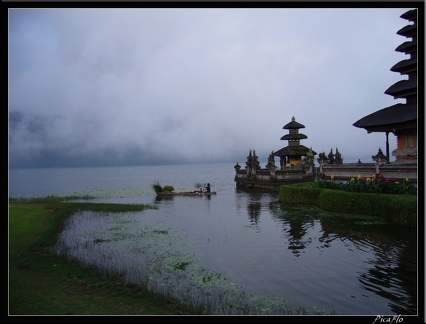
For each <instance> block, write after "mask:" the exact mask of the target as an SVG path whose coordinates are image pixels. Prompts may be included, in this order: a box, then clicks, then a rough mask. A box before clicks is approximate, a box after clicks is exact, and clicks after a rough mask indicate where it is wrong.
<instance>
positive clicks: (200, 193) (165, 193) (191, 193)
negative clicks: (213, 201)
mask: <svg viewBox="0 0 426 324" xmlns="http://www.w3.org/2000/svg"><path fill="white" fill-rule="evenodd" d="M215 194H216V191H211V192H207V191H201V190H194V191H181V192H174V191H162V192H159V193H157V196H160V197H170V196H210V195H215Z"/></svg>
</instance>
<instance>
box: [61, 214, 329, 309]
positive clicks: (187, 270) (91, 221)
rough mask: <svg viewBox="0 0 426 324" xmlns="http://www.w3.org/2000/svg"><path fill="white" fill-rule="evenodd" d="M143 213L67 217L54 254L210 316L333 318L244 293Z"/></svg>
mask: <svg viewBox="0 0 426 324" xmlns="http://www.w3.org/2000/svg"><path fill="white" fill-rule="evenodd" d="M141 215H142V214H140V213H116V214H113V215H106V214H105V213H100V212H89V211H84V212H79V213H77V214H75V215H73V216H71V217H70V218H69V219H68V221H67V224H66V226H65V228H64V231H63V232H62V233H61V235H60V237H59V239H58V242H57V244H56V245H55V246H54V248H53V250H54V252H55V253H57V254H60V255H66V256H68V258H69V259H70V260H78V261H79V262H81V263H82V264H84V265H88V266H94V267H97V268H99V269H102V270H103V271H104V272H106V273H109V274H119V275H121V276H122V277H123V278H124V280H126V281H127V282H129V283H131V284H137V285H144V286H146V287H147V288H148V289H149V290H151V291H153V292H158V293H161V294H163V295H166V296H169V297H172V298H175V299H177V300H179V301H181V302H182V303H184V304H188V305H192V306H193V307H196V308H201V309H203V310H204V312H205V313H206V314H217V315H271V314H275V315H278V314H279V315H295V314H309V315H321V314H335V312H333V311H329V310H324V309H319V308H315V307H312V308H306V307H291V306H290V305H289V304H288V303H287V301H286V300H283V299H281V298H275V297H270V296H264V295H257V294H250V293H247V292H245V291H244V289H243V288H242V287H239V286H238V285H236V284H235V283H233V282H232V281H230V280H228V279H227V278H224V277H223V276H222V275H221V274H217V273H214V272H212V271H209V270H206V269H204V268H203V267H202V266H201V262H200V259H199V258H198V257H197V256H196V255H194V254H192V253H189V252H188V251H190V250H191V248H193V247H194V246H199V245H200V244H201V243H199V242H191V241H190V240H189V239H188V234H187V233H185V232H184V231H181V230H177V229H174V228H170V227H165V226H163V225H155V226H148V225H144V224H142V222H141V221H140V220H141V219H140V218H141Z"/></svg>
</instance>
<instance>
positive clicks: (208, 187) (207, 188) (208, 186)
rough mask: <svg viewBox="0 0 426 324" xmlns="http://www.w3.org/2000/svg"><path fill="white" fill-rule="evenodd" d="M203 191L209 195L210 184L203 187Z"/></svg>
mask: <svg viewBox="0 0 426 324" xmlns="http://www.w3.org/2000/svg"><path fill="white" fill-rule="evenodd" d="M205 190H206V192H207V193H210V183H208V184H207V186H206V187H205Z"/></svg>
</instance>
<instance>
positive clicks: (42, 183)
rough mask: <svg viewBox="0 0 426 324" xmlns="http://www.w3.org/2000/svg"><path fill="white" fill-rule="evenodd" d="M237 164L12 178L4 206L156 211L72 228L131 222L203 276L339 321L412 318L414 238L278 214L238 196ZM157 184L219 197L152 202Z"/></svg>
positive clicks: (366, 224)
mask: <svg viewBox="0 0 426 324" xmlns="http://www.w3.org/2000/svg"><path fill="white" fill-rule="evenodd" d="M234 164H235V163H234ZM234 164H232V163H225V164H211V165H208V164H206V165H175V166H143V167H107V168H63V169H22V170H21V169H16V170H15V169H14V170H10V171H9V197H21V196H44V195H76V196H79V195H80V196H81V195H90V196H94V197H96V198H95V199H94V200H93V201H95V202H119V203H149V204H153V205H154V204H155V205H156V206H158V207H159V209H158V210H146V211H143V212H141V213H131V214H126V213H123V214H122V215H119V216H117V217H115V218H114V221H112V220H111V219H109V220H108V222H110V221H111V222H113V223H114V222H115V223H114V224H115V225H111V224H112V223H109V224H106V223H105V217H104V216H102V215H97V214H96V213H81V214H78V215H75V216H74V218H73V219H72V221H70V222H71V223H70V226H71V225H72V226H73V231H77V230H79V231H80V233H81V231H85V230H87V228H88V227H90V226H94V225H93V224H98V225H96V226H98V227H99V228H101V227H102V228H104V229H105V228H107V227H108V226H115V227H116V224H118V223H120V224H124V223H131V224H132V226H131V228H130V227H129V228H128V230H129V231H132V230H135V228H139V229H143V228H147V227H149V228H155V229H157V232H167V233H169V234H170V236H172V234H174V233H178V232H179V233H180V235H181V237H183V239H184V240H185V242H192V243H194V242H195V243H196V244H191V245H188V246H187V248H188V252H189V253H193V254H195V255H196V256H197V257H198V258H199V260H200V264H201V265H202V267H203V268H205V269H208V270H209V271H212V272H214V273H218V274H221V276H223V277H224V278H227V279H229V280H230V281H232V282H233V283H235V285H236V286H238V287H242V288H243V289H244V290H245V291H247V292H248V293H254V294H262V295H266V296H271V297H277V298H283V299H285V300H287V301H288V302H289V304H291V305H292V306H298V305H300V306H302V307H317V308H324V309H331V310H333V311H335V312H336V313H338V314H344V315H398V314H402V315H416V314H417V312H418V306H417V301H418V297H417V285H418V280H417V279H418V273H417V257H418V253H417V251H418V246H417V231H415V230H412V229H408V228H401V227H397V226H394V225H390V224H385V223H383V222H381V220H380V219H377V218H373V217H361V216H358V215H347V214H338V213H330V212H326V211H323V210H321V209H319V208H316V207H314V206H303V205H282V204H279V202H278V196H277V194H274V193H266V192H264V193H261V192H250V191H242V190H236V189H235V183H234V175H235V172H234V169H233V165H234ZM157 181H158V182H159V183H160V184H161V185H163V186H164V185H172V186H173V187H174V188H175V191H188V190H193V189H195V186H196V184H205V183H207V182H209V183H210V184H211V186H212V191H216V192H217V194H216V195H212V196H211V197H207V196H196V197H184V196H178V197H173V198H170V199H158V198H156V196H155V193H154V191H153V190H152V188H151V185H152V184H153V183H154V182H157ZM78 224H80V225H78ZM79 226H80V227H79ZM91 230H92V231H95V229H94V228H91ZM144 233H146V232H144ZM97 235H102V233H101V232H100V231H99V232H98V234H97ZM92 241H93V239H92ZM132 244H134V243H132ZM170 244H172V245H173V244H174V243H170ZM104 248H106V245H105V246H104ZM145 249H147V247H146V246H145ZM135 250H137V249H136V247H135V245H132V251H133V252H132V253H133V254H132V255H130V254H129V255H128V257H129V258H130V259H132V260H134V261H133V262H134V263H135V264H136V262H137V261H136V260H137V259H138V258H137V257H135V255H134V253H135V252H134V251H135ZM126 253H130V252H126ZM126 253H123V251H122V252H121V255H122V256H123V255H125V254H126ZM125 262H130V261H129V260H122V263H123V264H124V263H125ZM129 267H130V265H129Z"/></svg>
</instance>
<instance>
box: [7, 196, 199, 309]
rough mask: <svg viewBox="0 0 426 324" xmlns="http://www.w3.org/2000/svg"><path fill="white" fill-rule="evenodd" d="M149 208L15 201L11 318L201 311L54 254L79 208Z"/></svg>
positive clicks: (11, 208) (11, 239) (11, 219)
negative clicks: (66, 223)
mask: <svg viewBox="0 0 426 324" xmlns="http://www.w3.org/2000/svg"><path fill="white" fill-rule="evenodd" d="M146 208H152V207H150V206H145V205H123V204H117V205H115V204H92V203H66V202H60V201H58V200H55V199H47V200H43V199H40V200H34V201H26V202H19V201H10V202H9V305H8V306H9V315H180V314H187V315H193V314H199V312H198V311H197V310H194V309H191V308H188V307H187V306H185V305H182V304H181V303H179V302H177V301H175V300H173V299H171V298H168V297H167V296H163V295H161V294H157V293H153V292H150V291H148V290H146V289H144V287H140V286H132V285H128V284H126V283H125V282H123V281H122V280H121V279H120V278H118V277H114V276H111V275H105V274H103V273H101V272H99V271H98V270H96V269H92V268H88V267H83V266H81V265H79V264H77V263H74V262H70V261H69V260H67V259H66V258H64V257H59V256H55V255H52V253H50V252H49V250H48V249H49V247H50V246H51V245H52V244H53V243H54V241H55V239H56V235H57V234H58V233H59V232H60V231H61V229H62V228H63V222H64V220H65V219H66V218H67V217H69V216H70V215H71V214H73V213H75V212H77V211H79V210H93V211H108V212H123V211H137V210H138V211H140V210H144V209H146Z"/></svg>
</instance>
